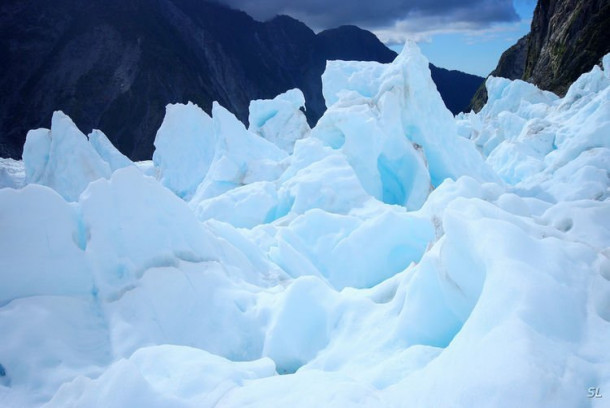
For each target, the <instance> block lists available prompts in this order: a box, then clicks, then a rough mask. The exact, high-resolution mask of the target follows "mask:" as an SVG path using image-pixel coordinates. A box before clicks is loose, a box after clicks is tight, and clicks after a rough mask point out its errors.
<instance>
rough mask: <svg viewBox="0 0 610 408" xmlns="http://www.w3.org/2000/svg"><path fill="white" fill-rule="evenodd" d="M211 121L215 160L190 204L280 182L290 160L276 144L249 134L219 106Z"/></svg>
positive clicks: (230, 114) (215, 106) (215, 105)
mask: <svg viewBox="0 0 610 408" xmlns="http://www.w3.org/2000/svg"><path fill="white" fill-rule="evenodd" d="M212 118H213V119H212V126H213V130H214V134H215V135H216V136H215V139H216V142H215V149H214V156H213V158H212V162H211V164H210V167H209V170H208V172H207V174H206V175H205V178H204V179H203V181H202V182H201V184H199V186H198V187H197V190H196V192H195V194H194V196H193V198H192V200H191V203H192V205H193V206H194V207H196V206H197V203H199V202H201V201H203V200H205V199H208V198H212V197H216V196H218V195H220V194H222V193H225V192H227V191H229V190H232V189H234V188H236V187H239V186H244V185H247V184H250V183H254V182H257V181H271V180H275V179H277V177H279V175H280V174H281V167H280V166H279V162H280V161H281V160H283V159H284V158H286V156H287V153H286V152H285V151H283V150H281V149H280V148H279V147H277V146H276V145H274V144H273V143H271V142H269V141H267V140H265V139H263V138H261V137H259V136H257V135H255V134H254V133H252V132H249V131H248V130H247V129H246V128H245V127H244V125H243V124H242V123H241V122H240V121H239V120H237V118H236V117H235V115H233V114H232V113H231V112H229V111H228V110H226V109H225V108H223V107H222V106H220V105H219V104H218V103H214V106H213V107H212Z"/></svg>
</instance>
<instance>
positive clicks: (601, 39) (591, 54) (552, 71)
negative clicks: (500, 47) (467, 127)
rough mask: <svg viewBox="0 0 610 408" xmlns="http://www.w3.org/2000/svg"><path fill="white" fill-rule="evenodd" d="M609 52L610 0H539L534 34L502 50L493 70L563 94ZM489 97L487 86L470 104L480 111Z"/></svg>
mask: <svg viewBox="0 0 610 408" xmlns="http://www.w3.org/2000/svg"><path fill="white" fill-rule="evenodd" d="M608 52H610V2H609V1H608V0H587V1H580V0H539V1H538V4H537V5H536V9H535V10H534V17H533V19H532V26H531V30H530V33H529V34H528V35H526V36H525V37H523V38H521V39H520V40H519V42H517V44H515V45H513V46H512V47H511V48H509V49H508V50H506V51H505V52H504V54H502V57H501V58H500V61H499V62H498V66H497V67H496V69H495V70H494V71H492V73H491V74H490V75H493V76H501V77H504V78H509V79H523V80H526V81H529V82H532V83H534V84H536V85H537V86H538V87H540V88H542V89H544V90H547V91H551V92H554V93H556V94H558V95H560V96H564V95H565V93H566V91H567V90H568V88H569V86H570V85H571V84H572V83H573V82H574V81H575V80H576V79H577V78H578V77H579V76H580V75H581V74H583V73H584V72H588V71H590V70H591V68H592V67H593V65H595V64H598V63H599V62H600V60H601V57H603V56H604V55H605V54H607V53H608ZM486 99H487V95H486V93H485V89H484V87H483V89H479V90H478V91H477V93H476V94H475V96H474V98H473V100H472V102H471V108H473V109H475V110H479V109H480V108H481V107H482V106H483V104H484V103H485V100H486Z"/></svg>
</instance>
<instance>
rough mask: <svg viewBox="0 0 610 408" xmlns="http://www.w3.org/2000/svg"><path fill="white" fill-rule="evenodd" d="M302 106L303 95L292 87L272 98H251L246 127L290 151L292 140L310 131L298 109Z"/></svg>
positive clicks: (292, 145) (303, 104)
mask: <svg viewBox="0 0 610 408" xmlns="http://www.w3.org/2000/svg"><path fill="white" fill-rule="evenodd" d="M304 107H305V97H304V96H303V92H301V91H300V90H299V89H291V90H289V91H286V92H284V93H283V94H280V95H278V96H276V97H275V98H273V99H271V100H266V99H259V100H255V101H252V102H250V116H249V117H248V122H249V123H250V127H249V128H248V130H249V131H251V132H253V133H256V134H258V135H259V136H261V137H263V138H265V139H267V140H269V141H270V142H272V143H273V144H275V145H276V146H277V147H279V148H280V149H282V150H284V151H286V152H287V153H292V151H293V149H294V143H295V142H296V141H297V140H299V139H302V138H303V137H305V136H306V135H307V134H308V133H309V131H310V129H309V125H308V124H307V118H306V117H305V114H304V113H303V111H301V109H304Z"/></svg>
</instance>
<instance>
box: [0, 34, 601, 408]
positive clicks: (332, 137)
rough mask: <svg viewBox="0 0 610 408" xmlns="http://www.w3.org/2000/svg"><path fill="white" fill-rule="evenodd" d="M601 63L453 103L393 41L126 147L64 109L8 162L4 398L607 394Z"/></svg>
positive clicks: (2, 271) (154, 402)
mask: <svg viewBox="0 0 610 408" xmlns="http://www.w3.org/2000/svg"><path fill="white" fill-rule="evenodd" d="M603 62H604V68H605V69H600V68H594V69H593V70H592V71H591V72H590V73H588V74H585V75H583V76H582V77H581V78H580V79H579V80H578V81H577V82H576V83H574V84H573V86H572V87H571V88H570V90H569V91H568V94H567V95H566V97H565V98H562V99H560V98H557V97H556V96H555V95H552V94H550V93H546V92H542V91H540V90H538V89H536V88H535V87H534V86H532V85H530V84H526V83H523V82H519V81H515V82H511V81H508V80H504V79H501V78H490V79H489V80H488V82H487V87H488V93H489V102H488V104H487V105H486V106H485V107H484V108H483V110H482V111H481V112H480V113H479V114H474V113H470V114H465V115H460V116H459V117H457V118H456V119H454V118H452V117H451V115H450V113H449V112H448V111H447V110H446V109H445V107H444V106H443V104H442V100H441V99H440V96H439V94H438V92H437V91H436V89H435V88H434V85H433V83H432V81H431V79H430V73H429V70H428V62H427V61H426V60H425V58H423V56H421V54H420V53H419V50H417V48H416V47H415V46H414V45H412V44H407V45H406V46H405V49H404V50H403V52H402V53H401V54H400V56H399V57H398V58H397V59H396V61H394V62H393V63H391V64H387V65H383V64H377V63H362V62H344V61H331V62H329V63H328V65H327V69H326V71H325V73H324V76H323V85H324V97H325V100H326V103H327V105H328V110H327V112H326V113H325V115H324V116H323V117H322V118H321V119H320V121H319V123H318V124H317V125H316V126H315V127H314V128H313V129H309V127H308V126H307V123H306V121H305V117H304V115H303V113H302V112H301V111H300V109H301V108H302V107H303V104H304V100H303V95H302V93H301V92H300V91H298V90H291V91H288V92H286V93H284V94H282V95H279V96H278V97H276V98H275V99H273V100H260V101H253V102H252V103H251V105H250V120H249V122H250V127H249V129H246V128H245V127H244V126H243V125H242V124H241V123H240V122H239V121H238V120H237V119H236V118H235V117H234V116H233V115H232V114H231V113H230V112H228V111H227V110H226V109H224V108H222V107H221V106H220V105H218V104H214V107H213V110H212V115H211V116H209V115H207V114H206V113H205V112H203V111H202V110H201V109H199V108H198V107H197V106H196V105H193V104H190V103H189V104H187V105H180V104H176V105H169V106H168V107H167V113H166V117H165V120H164V121H163V124H162V125H161V128H160V129H159V131H158V133H157V138H156V141H155V147H156V150H155V153H154V157H153V161H152V162H143V163H132V162H131V161H129V159H127V158H126V157H125V156H123V155H122V154H120V153H119V152H118V151H117V150H116V149H115V148H114V147H113V146H112V144H111V143H110V142H109V140H108V139H107V138H106V136H105V135H104V134H103V133H101V132H100V131H93V132H92V133H91V134H90V135H89V136H88V137H87V136H85V135H84V134H82V133H81V132H80V131H79V130H78V128H77V127H76V126H75V125H74V123H72V121H71V120H70V119H69V118H68V117H67V116H65V115H63V114H62V113H60V112H58V113H56V114H55V115H54V116H53V120H52V123H51V129H50V130H46V129H38V130H33V131H31V132H30V133H29V134H28V137H27V141H26V145H25V147H24V160H23V162H22V163H21V162H15V161H10V160H8V159H2V160H1V161H0V183H1V186H2V187H4V188H0V243H1V245H0V283H1V284H0V332H1V333H3V336H2V342H1V343H0V368H2V369H1V370H0V406H7V407H34V406H45V407H124V406H147V407H270V406H284V405H291V406H295V407H311V406H341V407H352V406H364V407H385V406H387V407H402V406H405V405H408V406H414V407H428V406H434V407H487V406H489V407H516V406H522V407H549V408H551V407H552V408H556V407H574V406H590V407H594V408H601V407H604V406H605V405H604V404H607V403H606V402H605V399H587V391H588V389H589V388H590V387H599V388H600V390H601V391H602V393H608V392H610V391H607V390H610V354H609V353H608V344H609V341H610V205H609V201H608V199H609V191H610V190H609V187H610V180H609V177H608V174H610V145H609V143H610V142H609V141H610V139H609V134H610V127H609V126H610V97H609V94H608V93H609V92H610V77H609V76H608V75H609V74H608V66H609V65H610V56H606V57H605V58H604V59H603ZM67 158H69V159H67Z"/></svg>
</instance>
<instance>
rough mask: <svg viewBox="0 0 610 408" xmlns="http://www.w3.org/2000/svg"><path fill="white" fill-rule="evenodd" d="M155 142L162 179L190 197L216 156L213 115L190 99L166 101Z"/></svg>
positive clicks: (156, 163)
mask: <svg viewBox="0 0 610 408" xmlns="http://www.w3.org/2000/svg"><path fill="white" fill-rule="evenodd" d="M154 145H155V152H154V154H153V162H154V164H155V167H157V168H158V169H159V175H160V177H161V183H162V184H163V185H164V186H166V187H167V188H169V189H170V190H172V191H173V192H174V193H176V194H177V195H178V196H179V197H182V198H184V199H189V198H191V196H192V195H193V194H194V193H195V190H196V189H197V186H198V185H199V183H201V181H202V180H203V178H204V177H205V176H206V174H207V171H208V169H209V168H210V164H211V162H212V159H213V158H214V153H215V150H214V149H215V145H216V138H215V136H214V127H213V124H212V118H210V117H209V116H208V114H207V113H205V112H204V111H203V110H202V109H201V108H199V107H198V106H197V105H195V104H193V103H190V102H189V103H188V104H186V105H182V104H175V105H167V107H166V108H165V118H164V119H163V123H162V124H161V127H160V128H159V130H158V131H157V136H156V138H155V142H154Z"/></svg>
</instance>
